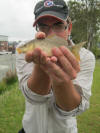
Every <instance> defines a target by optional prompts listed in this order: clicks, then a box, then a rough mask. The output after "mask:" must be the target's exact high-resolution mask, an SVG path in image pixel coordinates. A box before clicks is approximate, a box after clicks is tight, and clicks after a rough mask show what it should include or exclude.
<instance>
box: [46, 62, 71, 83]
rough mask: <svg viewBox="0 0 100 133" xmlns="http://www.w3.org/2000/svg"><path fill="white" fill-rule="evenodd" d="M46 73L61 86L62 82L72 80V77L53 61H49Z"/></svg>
mask: <svg viewBox="0 0 100 133" xmlns="http://www.w3.org/2000/svg"><path fill="white" fill-rule="evenodd" d="M44 68H45V70H46V72H47V73H48V75H49V76H50V77H51V79H52V80H53V81H56V82H58V83H59V84H60V83H62V82H65V80H66V81H67V82H68V81H69V80H70V77H69V76H68V75H67V74H66V73H65V72H64V71H63V70H62V69H61V68H60V67H59V66H58V65H56V64H55V63H53V62H52V61H48V62H47V63H46V65H45V66H44Z"/></svg>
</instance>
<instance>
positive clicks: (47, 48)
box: [16, 35, 86, 61]
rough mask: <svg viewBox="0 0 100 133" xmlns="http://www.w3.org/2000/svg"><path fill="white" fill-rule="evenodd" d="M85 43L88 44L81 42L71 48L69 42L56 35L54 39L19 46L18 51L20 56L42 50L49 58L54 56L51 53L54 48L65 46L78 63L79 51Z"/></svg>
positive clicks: (49, 38)
mask: <svg viewBox="0 0 100 133" xmlns="http://www.w3.org/2000/svg"><path fill="white" fill-rule="evenodd" d="M85 43H86V42H81V43H79V44H76V45H74V46H69V45H68V41H66V40H65V39H63V38H61V37H58V36H56V35H55V36H52V37H47V38H45V39H34V40H31V41H29V42H27V43H26V44H24V45H23V46H19V47H18V48H16V50H17V52H18V53H19V54H21V53H26V52H28V51H31V50H33V51H34V49H35V48H41V50H43V51H44V52H45V53H46V54H47V55H48V56H52V52H51V49H52V48H54V47H60V46H65V47H67V48H68V49H70V51H71V52H72V53H73V54H74V56H75V57H76V59H77V60H78V61H80V55H79V51H80V48H81V47H82V46H83V45H84V44H85Z"/></svg>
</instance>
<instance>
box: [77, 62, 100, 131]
mask: <svg viewBox="0 0 100 133" xmlns="http://www.w3.org/2000/svg"><path fill="white" fill-rule="evenodd" d="M78 128H79V133H100V60H98V61H97V62H96V68H95V71H94V80H93V85H92V96H91V98H90V108H89V109H88V110H87V111H86V112H84V113H83V114H82V115H80V116H78Z"/></svg>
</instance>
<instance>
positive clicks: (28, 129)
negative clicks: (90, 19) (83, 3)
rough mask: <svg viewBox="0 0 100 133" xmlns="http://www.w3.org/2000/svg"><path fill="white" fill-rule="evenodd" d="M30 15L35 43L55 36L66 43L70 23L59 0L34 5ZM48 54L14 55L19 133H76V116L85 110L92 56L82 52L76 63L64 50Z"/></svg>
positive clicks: (90, 79) (91, 73)
mask: <svg viewBox="0 0 100 133" xmlns="http://www.w3.org/2000/svg"><path fill="white" fill-rule="evenodd" d="M34 14H35V22H34V24H33V26H36V29H37V30H38V31H39V32H38V33H37V34H36V37H37V38H38V39H43V38H45V37H48V36H52V35H54V34H55V35H57V36H60V37H62V38H64V39H66V41H67V40H68V37H69V36H70V33H71V29H72V23H71V21H70V20H69V17H68V7H67V5H66V3H65V2H64V1H63V0H45V1H41V2H38V3H37V5H36V6H35V10H34ZM52 54H53V56H52V57H47V55H46V53H44V52H43V51H42V50H41V49H40V48H36V49H35V50H34V51H30V52H28V53H26V55H25V54H20V55H19V54H18V53H17V54H16V59H17V62H16V68H17V73H18V79H19V84H20V89H21V91H22V92H23V94H24V96H25V99H26V111H25V114H24V118H23V129H22V130H21V131H20V132H19V133H23V132H25V133H77V132H78V131H77V122H76V116H77V115H78V114H80V113H82V112H83V111H85V110H86V109H87V108H88V107H89V97H90V96H91V85H92V79H93V71H94V66H95V58H94V56H93V54H92V53H91V52H90V51H88V50H86V49H85V48H82V49H81V50H80V62H78V61H77V60H76V58H75V57H74V55H73V54H72V53H71V52H70V51H69V50H68V49H67V48H65V47H64V46H62V47H60V48H56V47H54V48H53V49H52ZM25 60H26V61H25Z"/></svg>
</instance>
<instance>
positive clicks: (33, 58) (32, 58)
mask: <svg viewBox="0 0 100 133" xmlns="http://www.w3.org/2000/svg"><path fill="white" fill-rule="evenodd" d="M25 60H26V61H27V62H28V63H30V62H34V63H35V64H43V65H44V64H46V62H48V61H49V60H51V61H52V62H55V63H56V62H57V58H56V57H55V56H52V57H48V56H47V55H46V53H45V52H43V51H42V50H41V49H40V48H35V49H34V51H30V52H27V53H26V55H25Z"/></svg>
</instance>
